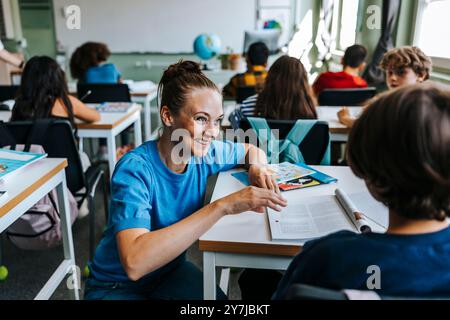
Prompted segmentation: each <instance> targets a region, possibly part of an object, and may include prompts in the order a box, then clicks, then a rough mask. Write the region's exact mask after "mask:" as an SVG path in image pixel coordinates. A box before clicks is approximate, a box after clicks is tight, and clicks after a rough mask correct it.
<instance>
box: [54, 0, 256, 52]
mask: <svg viewBox="0 0 450 320" xmlns="http://www.w3.org/2000/svg"><path fill="white" fill-rule="evenodd" d="M69 5H78V6H79V7H80V13H81V14H80V29H79V30H76V29H75V30H71V29H69V28H68V27H67V24H66V22H67V20H66V17H65V14H64V10H65V8H66V7H67V6H69ZM53 9H54V17H55V28H56V37H57V41H58V46H59V47H60V48H61V49H63V50H65V51H67V52H72V51H73V50H74V49H75V48H76V47H78V46H79V45H81V44H82V43H84V42H86V41H99V42H104V43H106V44H107V45H108V46H109V48H110V49H111V51H112V52H116V53H120V52H126V53H130V52H162V53H192V52H193V42H194V39H195V37H196V36H198V35H199V34H201V33H215V34H217V35H218V36H219V37H220V39H221V41H222V51H225V49H226V47H228V46H229V47H231V48H232V49H233V50H234V52H238V53H240V52H242V48H243V42H244V31H245V30H254V29H255V25H256V23H255V22H256V0H53Z"/></svg>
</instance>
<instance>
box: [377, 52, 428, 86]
mask: <svg viewBox="0 0 450 320" xmlns="http://www.w3.org/2000/svg"><path fill="white" fill-rule="evenodd" d="M380 66H381V68H382V69H383V70H385V71H386V70H388V69H393V70H394V72H395V73H396V74H403V72H404V70H405V68H411V69H412V70H413V71H414V73H415V74H416V75H418V76H423V77H424V80H428V79H429V78H430V73H431V69H432V62H431V58H430V57H428V56H427V55H426V54H425V53H424V52H423V51H422V50H420V49H419V48H418V47H409V46H407V47H400V48H394V49H392V50H389V51H388V52H386V54H385V55H384V57H383V60H382V61H381V64H380Z"/></svg>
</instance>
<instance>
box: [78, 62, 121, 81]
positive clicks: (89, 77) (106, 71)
mask: <svg viewBox="0 0 450 320" xmlns="http://www.w3.org/2000/svg"><path fill="white" fill-rule="evenodd" d="M120 77H121V76H120V73H119V71H118V70H117V68H116V66H115V65H114V64H112V63H105V64H101V65H98V66H95V67H90V68H89V69H88V70H87V71H86V76H85V77H84V81H83V82H85V83H112V84H113V83H118V82H119V80H120Z"/></svg>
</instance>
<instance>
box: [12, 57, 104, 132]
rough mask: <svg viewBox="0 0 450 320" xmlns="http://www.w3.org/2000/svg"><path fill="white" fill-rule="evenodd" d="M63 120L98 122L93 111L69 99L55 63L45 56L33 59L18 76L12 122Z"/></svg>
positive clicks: (64, 81) (62, 78) (62, 72)
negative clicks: (42, 119) (45, 119)
mask: <svg viewBox="0 0 450 320" xmlns="http://www.w3.org/2000/svg"><path fill="white" fill-rule="evenodd" d="M51 117H58V118H67V119H68V120H69V121H70V122H71V123H72V124H73V123H74V119H75V118H78V119H80V120H83V121H87V122H93V121H98V120H100V115H99V113H98V112H97V111H95V110H94V109H90V108H88V107H87V106H86V105H84V104H83V103H82V102H81V101H80V100H78V99H76V98H74V97H72V96H69V94H68V88H67V82H66V78H65V74H64V71H63V70H62V69H61V68H60V67H59V65H58V64H57V62H56V61H55V60H54V59H52V58H50V57H46V56H41V57H39V56H37V57H33V58H31V59H30V61H28V63H27V64H26V66H25V69H24V72H23V74H22V79H21V85H20V88H19V92H18V96H17V99H16V103H15V105H14V108H13V111H12V118H11V120H12V121H20V120H34V119H41V118H51Z"/></svg>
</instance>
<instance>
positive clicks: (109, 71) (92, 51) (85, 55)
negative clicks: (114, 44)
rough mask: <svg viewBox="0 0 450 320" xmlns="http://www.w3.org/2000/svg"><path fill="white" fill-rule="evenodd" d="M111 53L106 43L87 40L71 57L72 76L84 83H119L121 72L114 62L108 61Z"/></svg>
mask: <svg viewBox="0 0 450 320" xmlns="http://www.w3.org/2000/svg"><path fill="white" fill-rule="evenodd" d="M110 55H111V52H110V51H109V48H108V47H107V45H106V44H104V43H99V42H86V43H85V44H83V45H82V46H80V47H78V48H77V49H76V50H75V51H74V53H73V54H72V57H71V59H70V72H71V73H72V77H73V78H74V79H77V80H78V81H79V82H82V83H118V82H120V81H121V75H120V72H119V71H118V70H117V68H116V66H115V65H114V64H112V63H106V62H107V60H108V59H109V57H110Z"/></svg>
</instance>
